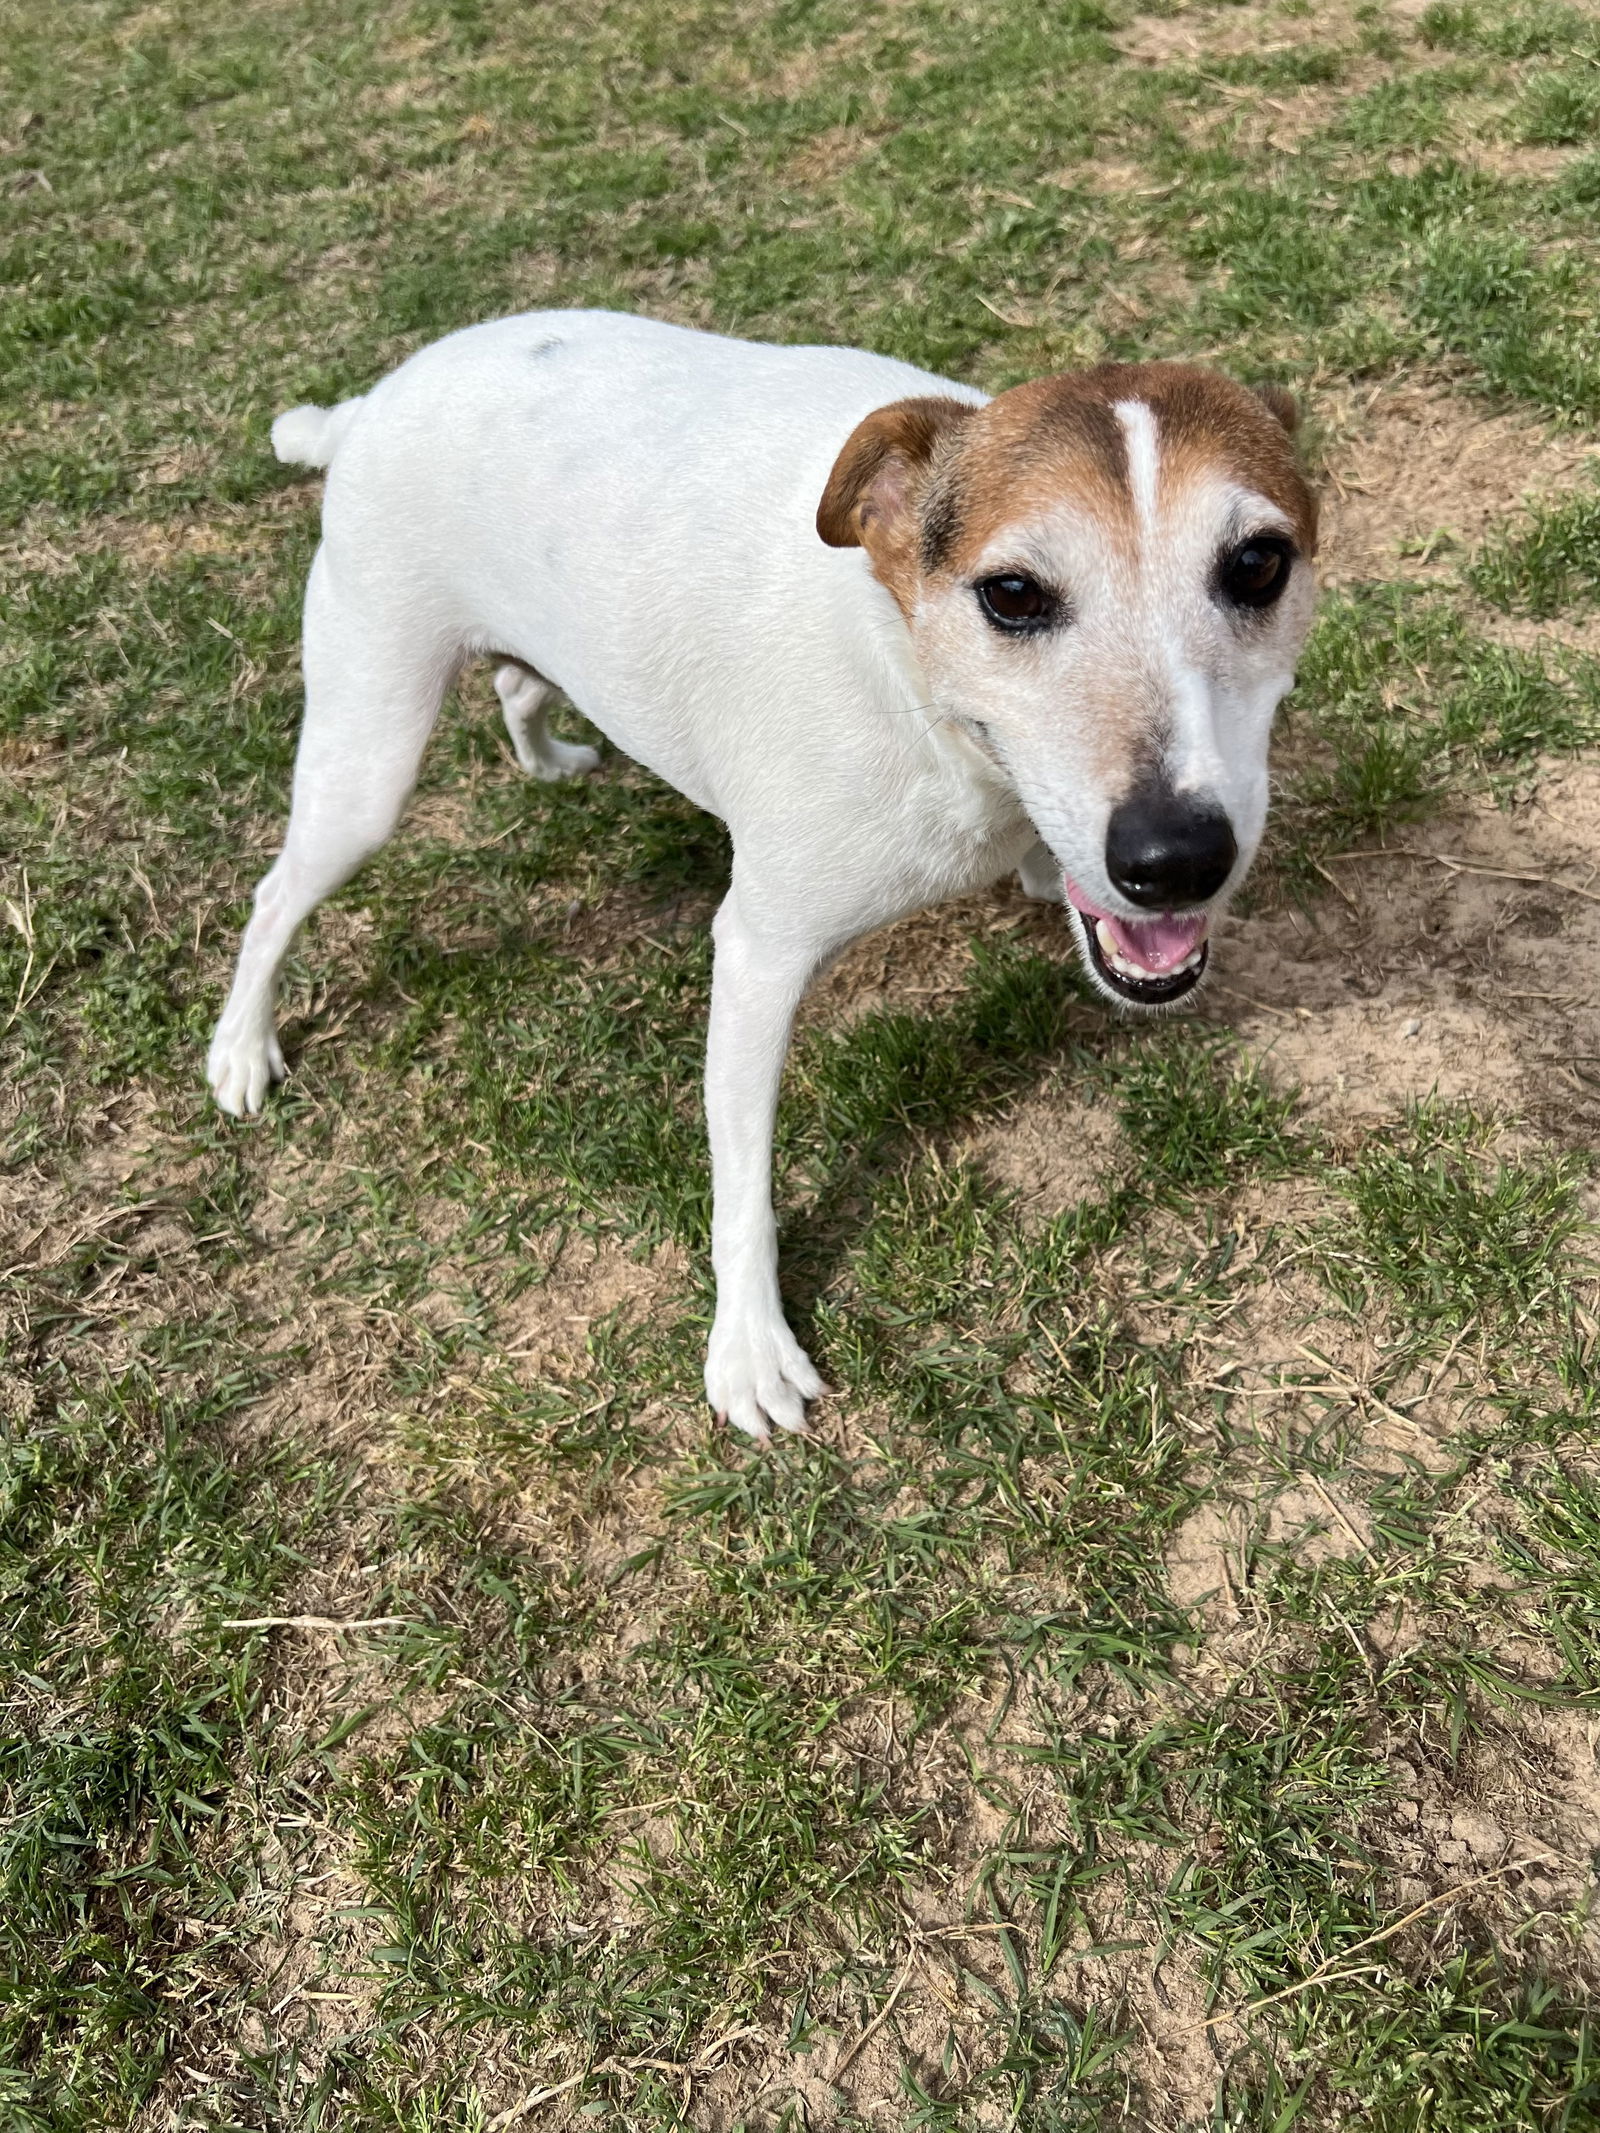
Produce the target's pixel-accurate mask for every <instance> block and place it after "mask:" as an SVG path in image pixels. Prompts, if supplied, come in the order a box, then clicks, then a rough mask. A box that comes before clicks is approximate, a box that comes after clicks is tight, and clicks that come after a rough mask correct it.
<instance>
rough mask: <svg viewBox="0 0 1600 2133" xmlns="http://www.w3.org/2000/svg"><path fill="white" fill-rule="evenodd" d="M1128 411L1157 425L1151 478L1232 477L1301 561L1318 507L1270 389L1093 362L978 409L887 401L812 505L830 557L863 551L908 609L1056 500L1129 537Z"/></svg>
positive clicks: (1183, 368)
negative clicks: (1134, 406)
mask: <svg viewBox="0 0 1600 2133" xmlns="http://www.w3.org/2000/svg"><path fill="white" fill-rule="evenodd" d="M1123 400H1138V401H1142V402H1143V403H1144V404H1145V405H1146V406H1147V407H1149V408H1150V410H1151V412H1152V414H1153V415H1154V417H1155V421H1156V425H1157V429H1158V433H1159V437H1160V448H1161V465H1162V474H1163V478H1164V480H1167V481H1171V482H1175V483H1179V484H1181V483H1184V482H1187V481H1190V480H1192V479H1194V478H1195V476H1196V475H1198V474H1199V473H1201V472H1202V471H1205V470H1213V469H1214V470H1221V471H1224V472H1226V473H1228V474H1231V475H1232V476H1233V477H1234V478H1235V479H1236V480H1237V481H1239V482H1240V483H1242V484H1243V485H1244V486H1246V487H1248V488H1251V489H1254V490H1255V491H1257V492H1258V493H1259V494H1260V495H1262V496H1265V497H1266V498H1268V499H1269V500H1270V501H1271V502H1272V503H1274V504H1276V505H1277V506H1278V507H1279V509H1280V510H1282V511H1283V512H1284V514H1285V516H1286V517H1287V518H1288V519H1289V521H1290V523H1291V525H1292V526H1293V527H1294V529H1295V536H1296V538H1297V540H1298V541H1299V543H1300V545H1301V547H1302V549H1303V550H1304V552H1305V553H1306V554H1308V555H1309V554H1311V553H1313V552H1314V550H1315V548H1316V540H1317V505H1316V499H1315V497H1314V496H1313V494H1312V491H1311V489H1310V487H1309V485H1308V484H1307V482H1306V479H1305V476H1304V475H1303V474H1302V472H1301V470H1300V466H1299V462H1298V460H1297V459H1296V456H1295V451H1294V446H1293V444H1292V442H1291V438H1292V435H1293V432H1294V430H1295V427H1296V425H1297V423H1298V421H1299V409H1298V407H1297V406H1296V404H1295V402H1294V400H1293V399H1292V397H1291V396H1290V395H1289V394H1288V393H1286V392H1283V391H1282V390H1281V389H1280V388H1278V387H1275V386H1273V387H1267V388H1264V389H1263V390H1262V391H1260V392H1252V391H1251V390H1250V389H1249V388H1248V387H1246V386H1243V385H1238V384H1235V383H1234V381H1233V380H1232V379H1230V378H1224V377H1221V376H1219V375H1218V374H1217V373H1216V372H1214V371H1209V370H1201V369H1198V368H1196V367H1195V366H1193V365H1189V364H1182V363H1133V364H1119V363H1107V364H1102V365H1100V366H1099V367H1098V368H1096V369H1094V370H1088V371H1083V372H1077V373H1066V374H1063V375H1061V376H1057V377H1049V378H1036V379H1034V380H1033V381H1032V382H1031V383H1029V384H1026V385H1017V386H1013V387H1012V389H1011V390H1010V391H1009V392H1004V393H1001V394H1000V395H999V396H998V397H997V398H996V399H994V400H991V401H990V402H989V403H988V405H987V406H985V407H981V408H974V407H969V406H967V405H965V404H964V403H962V402H960V401H955V400H942V399H931V398H930V399H917V400H900V401H896V402H895V403H894V404H893V405H892V406H889V407H885V408H880V409H878V411H877V412H876V413H875V414H872V415H869V416H868V417H867V419H866V420H865V421H864V422H863V423H861V424H860V425H859V427H858V428H857V429H856V430H854V431H853V432H852V434H851V436H850V438H849V440H848V442H847V443H846V445H845V447H844V450H843V451H842V452H841V453H840V454H839V457H838V460H837V461H836V463H835V465H834V469H833V472H832V474H831V475H830V476H829V480H828V486H827V488H826V490H825V491H824V492H823V497H822V502H821V504H820V505H819V507H818V510H817V531H818V532H819V533H820V535H821V536H822V538H823V540H825V541H826V542H827V543H828V544H829V546H830V547H834V548H846V547H858V546H859V547H862V548H865V549H866V550H867V552H868V554H869V555H870V557H871V559H872V567H873V570H874V572H875V574H876V575H877V577H878V578H879V579H880V580H881V581H882V582H883V583H884V584H885V585H886V586H887V587H888V588H889V590H890V591H891V592H892V593H893V594H894V596H895V598H896V599H897V600H898V601H899V603H900V605H901V607H902V608H903V609H905V610H906V612H907V613H908V614H909V612H910V611H911V608H912V607H913V605H914V604H915V600H916V596H917V591H918V588H919V586H920V584H921V583H922V581H923V580H924V579H927V578H930V577H933V576H935V575H937V574H940V573H949V574H952V575H959V574H960V573H961V572H962V571H963V570H964V569H967V568H970V567H971V565H972V564H973V562H974V560H975V559H976V558H977V557H978V556H979V555H981V554H982V553H983V551H984V549H985V548H986V547H987V546H988V545H989V544H990V543H991V542H992V541H993V540H994V539H995V538H996V536H997V535H998V534H1000V533H1001V532H1002V531H1003V530H1004V528H1005V527H1007V526H1008V525H1013V524H1016V523H1018V522H1019V521H1025V520H1027V519H1029V518H1031V517H1036V516H1039V515H1041V514H1042V513H1044V512H1046V511H1048V510H1049V509H1051V508H1052V506H1054V505H1056V504H1058V503H1059V502H1061V501H1062V500H1063V499H1065V498H1070V499H1072V500H1073V501H1074V502H1075V503H1076V504H1077V505H1078V506H1079V507H1080V508H1081V509H1082V510H1084V511H1085V512H1088V513H1091V514H1092V515H1093V516H1095V517H1096V518H1097V519H1098V520H1099V521H1100V523H1101V526H1102V528H1103V531H1104V533H1105V536H1106V538H1107V539H1108V540H1109V541H1114V542H1119V543H1130V544H1131V542H1132V540H1133V524H1134V519H1133V501H1132V496H1131V493H1130V489H1129V471H1128V458H1127V443H1126V439H1125V437H1124V434H1123V429H1122V425H1121V423H1120V422H1119V420H1118V419H1117V415H1116V411H1115V410H1116V404H1117V403H1118V402H1119V401H1123Z"/></svg>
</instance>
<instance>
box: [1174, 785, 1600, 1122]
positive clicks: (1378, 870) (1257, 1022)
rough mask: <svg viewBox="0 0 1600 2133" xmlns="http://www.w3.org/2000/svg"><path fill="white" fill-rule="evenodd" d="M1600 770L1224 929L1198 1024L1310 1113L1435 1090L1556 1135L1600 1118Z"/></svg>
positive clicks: (1460, 824) (1365, 1116)
mask: <svg viewBox="0 0 1600 2133" xmlns="http://www.w3.org/2000/svg"><path fill="white" fill-rule="evenodd" d="M1597 860H1600V765H1596V764H1592V763H1553V764H1550V765H1547V766H1545V768H1544V769H1543V771H1542V772H1541V775H1540V777H1539V779H1538V781H1537V784H1536V786H1535V788H1534V789H1533V790H1532V792H1531V793H1529V794H1528V795H1527V796H1526V797H1525V798H1524V799H1522V800H1520V801H1519V802H1518V803H1516V804H1515V805H1508V806H1506V807H1505V808H1499V807H1496V806H1495V805H1494V804H1493V803H1492V802H1491V801H1489V800H1484V801H1481V802H1478V803H1477V804H1475V805H1472V806H1469V807H1464V808H1462V809H1460V810H1458V811H1457V812H1456V813H1455V814H1454V815H1452V816H1451V817H1449V818H1447V819H1444V820H1441V821H1438V822H1435V823H1432V824H1429V825H1428V826H1427V827H1426V828H1425V829H1423V830H1418V831H1414V832H1411V833H1409V834H1408V837H1407V841H1406V842H1405V843H1404V844H1398V843H1397V845H1396V846H1395V847H1394V848H1393V850H1392V852H1390V853H1389V854H1386V855H1384V856H1379V857H1370V856H1362V857H1357V858H1352V859H1345V860H1337V859H1336V860H1334V861H1333V862H1331V864H1330V869H1329V870H1330V872H1331V873H1332V874H1334V875H1335V877H1336V878H1337V882H1338V885H1339V890H1340V893H1339V894H1338V895H1333V894H1331V893H1330V894H1329V895H1328V896H1327V897H1326V898H1324V900H1323V901H1322V902H1321V903H1320V904H1318V905H1316V906H1314V907H1312V908H1311V909H1309V910H1306V911H1296V910H1291V909H1284V910H1278V911H1276V912H1270V913H1261V914H1258V915H1255V916H1253V917H1249V918H1240V919H1237V920H1234V921H1233V922H1231V923H1230V925H1229V928H1228V930H1227V932H1226V934H1225V935H1224V936H1223V938H1222V940H1221V942H1220V944H1219V950H1218V955H1217V965H1216V967H1217V978H1216V983H1215V985H1214V986H1213V987H1211V988H1210V989H1209V990H1208V992H1207V994H1206V998H1205V1002H1204V1007H1203V1012H1205V1013H1206V1014H1207V1015H1208V1016H1210V1017H1211V1018H1213V1019H1215V1020H1217V1021H1220V1022H1224V1023H1227V1024H1230V1025H1232V1026H1233V1027H1236V1028H1237V1029H1239V1031H1240V1032H1241V1034H1242V1035H1243V1036H1245V1038H1246V1039H1247V1041H1248V1042H1249V1043H1250V1045H1251V1047H1252V1049H1254V1050H1255V1051H1256V1053H1257V1054H1258V1056H1260V1057H1261V1058H1262V1059H1263V1061H1264V1062H1265V1063H1266V1065H1267V1069H1268V1071H1269V1072H1272V1073H1282V1074H1284V1075H1285V1076H1286V1077H1290V1078H1293V1079H1294V1080H1296V1081H1298V1082H1299V1084H1300V1085H1301V1087H1302V1088H1303V1089H1304V1091H1305V1094H1306V1101H1307V1107H1308V1111H1309V1114H1310V1116H1312V1117H1313V1118H1315V1119H1317V1120H1319V1121H1321V1122H1325V1123H1333V1122H1335V1121H1343V1122H1345V1123H1346V1124H1347V1125H1355V1124H1360V1123H1362V1122H1365V1123H1369V1124H1370V1123H1373V1122H1375V1121H1377V1120H1378V1119H1380V1118H1393V1116H1394V1115H1395V1113H1396V1111H1397V1109H1399V1108H1400V1107H1401V1106H1403V1105H1404V1104H1405V1103H1406V1102H1407V1101H1408V1100H1410V1099H1413V1098H1417V1097H1422V1096H1426V1095H1428V1094H1429V1093H1431V1092H1434V1091H1437V1092H1438V1093H1439V1094H1440V1095H1441V1096H1445V1097H1449V1098H1451V1099H1455V1100H1464V1101H1468V1102H1471V1103H1474V1104H1476V1105H1478V1106H1480V1107H1481V1108H1483V1109H1485V1110H1489V1111H1493V1112H1500V1113H1508V1114H1510V1115H1512V1116H1513V1117H1517V1116H1522V1117H1525V1118H1527V1119H1529V1120H1530V1121H1533V1122H1536V1123H1538V1124H1539V1125H1541V1126H1543V1127H1545V1128H1547V1129H1551V1128H1553V1129H1554V1130H1555V1131H1556V1132H1557V1133H1558V1134H1560V1135H1562V1136H1563V1137H1566V1136H1568V1135H1571V1134H1573V1133H1574V1132H1576V1133H1578V1134H1579V1135H1581V1134H1582V1133H1583V1132H1586V1131H1587V1130H1588V1129H1589V1127H1590V1126H1592V1124H1593V1123H1594V1120H1595V1117H1596V1112H1597V1108H1600V1076H1597V1075H1596V1073H1595V1067H1596V1064H1597V1063H1600V981H1597V979H1596V977H1595V972H1596V970H1597V969H1600V865H1597Z"/></svg>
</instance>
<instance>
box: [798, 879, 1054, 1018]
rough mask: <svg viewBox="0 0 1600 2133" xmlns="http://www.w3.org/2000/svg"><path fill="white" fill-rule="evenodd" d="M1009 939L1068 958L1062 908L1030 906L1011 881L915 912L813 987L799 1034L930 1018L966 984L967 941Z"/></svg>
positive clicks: (862, 944) (850, 953) (871, 938)
mask: <svg viewBox="0 0 1600 2133" xmlns="http://www.w3.org/2000/svg"><path fill="white" fill-rule="evenodd" d="M1008 933H1014V934H1016V935H1018V937H1019V938H1021V939H1022V940H1025V941H1026V942H1027V943H1028V944H1029V946H1031V947H1038V948H1039V949H1041V950H1042V951H1043V952H1044V953H1045V954H1053V955H1058V956H1060V957H1061V958H1062V959H1063V961H1065V960H1067V959H1068V958H1069V957H1070V956H1071V954H1072V952H1073V951H1072V949H1071V944H1070V942H1069V941H1068V940H1067V938H1066V935H1065V933H1064V929H1063V926H1062V921H1061V910H1060V906H1059V905H1056V904H1041V903H1035V902H1033V901H1032V900H1031V899H1030V898H1029V897H1026V896H1024V895H1023V893H1022V891H1021V890H1020V889H1019V888H1018V886H1017V884H1016V882H1015V880H1014V879H1010V878H1008V879H1007V880H1006V881H1004V882H1001V883H998V884H997V885H996V886H995V887H994V888H992V889H986V890H983V891H982V892H981V893H980V894H978V895H976V896H964V897H962V898H960V899H959V900H958V901H957V902H954V903H948V904H940V905H937V906H936V907H935V908H934V909H933V910H931V911H918V912H915V913H914V914H913V915H912V916H911V917H910V918H903V919H901V920H899V921H898V922H897V923H896V924H895V925H892V926H885V927H883V928H882V929H881V930H880V931H879V932H877V933H869V934H867V935H866V936H865V937H864V938H863V939H861V940H859V941H856V942H855V943H854V944H853V945H852V946H851V947H849V948H848V949H846V951H845V953H844V954H843V955H842V956H840V958H839V960H838V962H836V963H834V964H833V965H832V966H831V967H830V968H829V969H828V970H827V971H825V972H824V973H823V975H822V977H821V978H819V979H818V981H817V983H816V984H815V985H813V986H812V988H811V990H810V992H809V993H808V994H807V995H806V998H805V1000H804V1002H803V1003H802V1005H801V1009H800V1015H799V1021H798V1027H799V1028H801V1029H806V1028H812V1027H819V1026H820V1027H828V1026H834V1027H841V1026H846V1025H848V1024H849V1023H851V1022H853V1021H855V1020H857V1019H858V1018H859V1017H860V1016H862V1015H865V1014H872V1013H876V1012H887V1011H892V1010H895V1009H902V1010H906V1011H909V1012H911V1013H914V1014H926V1013H928V1012H929V1011H930V1010H936V1009H937V1008H938V1007H939V1006H940V1005H941V1003H943V1002H945V1001H949V1000H953V999H955V998H957V997H958V996H959V995H960V994H961V993H962V992H964V991H965V990H966V988H967V986H968V985H969V984H970V983H971V981H972V941H973V939H974V938H975V937H976V938H978V939H984V938H988V939H998V938H1000V937H1001V936H1003V935H1005V934H1008Z"/></svg>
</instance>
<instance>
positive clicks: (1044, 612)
mask: <svg viewBox="0 0 1600 2133" xmlns="http://www.w3.org/2000/svg"><path fill="white" fill-rule="evenodd" d="M973 591H974V592H975V593H976V594H977V595H978V605H979V606H980V607H981V608H982V609H983V613H984V619H985V620H986V621H988V622H992V623H993V624H994V626H995V628H996V629H999V630H1009V631H1011V632H1013V633H1019V632H1027V631H1030V630H1042V629H1048V628H1049V626H1050V624H1051V623H1052V622H1053V621H1054V619H1055V614H1056V609H1057V607H1058V605H1059V604H1060V603H1059V602H1058V601H1057V599H1056V596H1055V594H1054V593H1052V592H1046V591H1045V589H1044V587H1043V586H1042V585H1040V584H1039V583H1038V582H1037V581H1036V580H1035V579H1033V578H1027V577H1024V576H1023V574H1022V572H1021V571H1020V570H1007V571H1003V572H1002V573H1001V574H1000V576H998V577H994V578H984V579H983V580H982V581H981V583H979V584H977V585H975V586H974V587H973Z"/></svg>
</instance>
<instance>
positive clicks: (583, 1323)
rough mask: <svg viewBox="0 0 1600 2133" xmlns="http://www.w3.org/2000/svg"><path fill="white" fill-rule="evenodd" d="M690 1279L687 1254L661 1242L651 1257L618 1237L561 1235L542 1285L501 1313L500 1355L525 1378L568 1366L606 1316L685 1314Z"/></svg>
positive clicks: (498, 1334) (498, 1328) (581, 1352)
mask: <svg viewBox="0 0 1600 2133" xmlns="http://www.w3.org/2000/svg"><path fill="white" fill-rule="evenodd" d="M688 1276H689V1263H688V1258H687V1255H686V1254H685V1253H684V1252H683V1251H682V1250H681V1249H680V1248H679V1247H678V1246H676V1245H661V1246H659V1247H658V1248H657V1249H656V1250H655V1251H654V1252H652V1253H651V1254H650V1255H649V1256H648V1257H647V1258H646V1257H637V1256H635V1255H634V1254H633V1253H632V1252H629V1251H627V1250H625V1249H624V1247H623V1246H622V1245H620V1244H619V1243H618V1242H617V1241H616V1240H615V1238H612V1237H608V1236H604V1235H600V1234H595V1235H586V1236H566V1237H563V1238H562V1239H560V1240H559V1241H558V1242H557V1244H556V1246H555V1249H554V1251H553V1253H552V1256H551V1258H550V1260H549V1262H548V1264H547V1266H546V1269H545V1272H544V1276H543V1278H542V1280H541V1281H540V1282H539V1284H538V1286H537V1287H536V1288H533V1289H529V1290H527V1291H526V1292H525V1293H524V1294H523V1295H521V1296H519V1297H518V1298H517V1299H516V1301H515V1302H514V1303H511V1304H508V1305H507V1306H506V1307H505V1309H504V1310H503V1311H502V1313H501V1314H500V1318H499V1321H498V1323H497V1326H496V1343H497V1346H498V1348H499V1352H500V1354H501V1356H502V1358H503V1359H504V1360H505V1361H507V1362H511V1363H514V1364H515V1365H516V1366H517V1371H518V1375H519V1376H525V1377H527V1376H537V1375H538V1374H540V1373H541V1372H542V1371H544V1370H547V1369H550V1368H552V1367H566V1368H570V1367H571V1365H572V1364H573V1363H575V1362H576V1361H577V1360H578V1359H579V1358H580V1357H581V1356H582V1354H583V1352H584V1346H585V1343H586V1341H587V1339H588V1334H589V1329H590V1327H591V1326H593V1325H595V1324H596V1323H598V1321H600V1320H601V1319H604V1318H610V1317H613V1316H615V1315H616V1314H619V1313H621V1314H623V1315H627V1316H639V1317H650V1316H653V1315H655V1314H656V1313H659V1312H661V1311H663V1310H666V1309H671V1310H673V1311H674V1312H676V1311H678V1310H681V1309H682V1307H683V1304H682V1296H683V1290H684V1286H685V1284H686V1283H687V1281H688Z"/></svg>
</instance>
